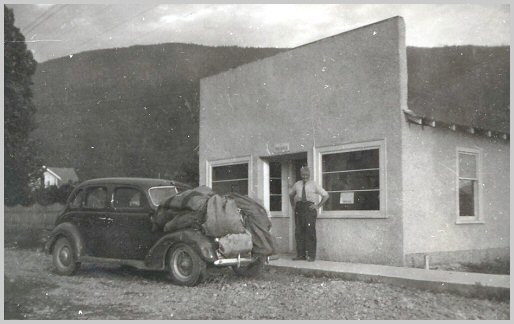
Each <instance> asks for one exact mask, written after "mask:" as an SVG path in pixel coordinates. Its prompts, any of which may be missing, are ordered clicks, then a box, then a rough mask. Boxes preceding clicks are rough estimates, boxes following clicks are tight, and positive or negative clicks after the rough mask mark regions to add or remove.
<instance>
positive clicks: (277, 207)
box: [269, 196, 282, 211]
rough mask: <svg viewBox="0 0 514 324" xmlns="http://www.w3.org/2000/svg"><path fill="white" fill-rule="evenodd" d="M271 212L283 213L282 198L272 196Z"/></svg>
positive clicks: (270, 199) (270, 201) (270, 200)
mask: <svg viewBox="0 0 514 324" xmlns="http://www.w3.org/2000/svg"><path fill="white" fill-rule="evenodd" d="M269 210H270V211H281V210H282V196H271V197H270V198H269Z"/></svg>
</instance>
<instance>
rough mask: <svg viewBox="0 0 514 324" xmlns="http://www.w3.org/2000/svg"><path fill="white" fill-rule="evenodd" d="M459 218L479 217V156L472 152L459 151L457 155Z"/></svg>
mask: <svg viewBox="0 0 514 324" xmlns="http://www.w3.org/2000/svg"><path fill="white" fill-rule="evenodd" d="M457 155H458V168H459V174H458V186H459V194H458V195H459V196H458V200H459V204H458V205H459V212H458V215H459V217H463V218H468V219H470V218H474V219H477V218H478V216H479V212H478V211H479V209H478V202H479V199H478V197H479V196H478V194H479V179H478V166H479V154H478V152H477V151H472V150H469V151H468V150H459V151H458V153H457Z"/></svg>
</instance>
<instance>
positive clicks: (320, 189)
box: [315, 183, 329, 208]
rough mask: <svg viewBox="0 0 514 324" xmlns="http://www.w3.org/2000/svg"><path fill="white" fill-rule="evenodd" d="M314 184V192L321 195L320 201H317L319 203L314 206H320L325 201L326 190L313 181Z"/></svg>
mask: <svg viewBox="0 0 514 324" xmlns="http://www.w3.org/2000/svg"><path fill="white" fill-rule="evenodd" d="M315 185H316V192H317V193H318V195H320V196H321V201H320V202H319V204H317V205H316V208H320V207H321V206H323V205H324V204H325V203H326V202H327V200H328V197H329V195H328V192H326V191H325V189H323V188H321V186H320V185H318V184H317V183H315Z"/></svg>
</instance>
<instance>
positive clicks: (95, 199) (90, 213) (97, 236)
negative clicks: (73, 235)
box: [80, 185, 112, 257]
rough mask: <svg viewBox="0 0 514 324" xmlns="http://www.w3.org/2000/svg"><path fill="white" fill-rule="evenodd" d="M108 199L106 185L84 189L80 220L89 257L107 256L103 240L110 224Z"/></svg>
mask: <svg viewBox="0 0 514 324" xmlns="http://www.w3.org/2000/svg"><path fill="white" fill-rule="evenodd" d="M108 197H109V195H108V187H107V186H106V185H95V186H89V187H86V188H85V196H84V204H83V206H82V209H81V215H80V218H81V222H82V224H83V225H82V227H83V228H84V234H85V241H86V243H85V244H86V248H87V250H88V252H89V254H90V255H91V256H95V257H106V255H107V254H108V248H109V245H108V242H106V240H105V232H106V231H108V229H107V227H109V226H110V225H111V223H112V219H110V218H109V215H108V213H109V208H110V202H109V199H108Z"/></svg>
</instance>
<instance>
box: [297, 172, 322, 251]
mask: <svg viewBox="0 0 514 324" xmlns="http://www.w3.org/2000/svg"><path fill="white" fill-rule="evenodd" d="M300 175H301V177H302V180H300V181H298V182H296V183H295V184H294V185H293V187H292V188H291V190H290V191H289V200H290V201H291V205H292V206H293V209H294V216H295V227H296V228H295V239H296V253H297V255H296V257H295V258H293V260H307V261H314V260H315V259H316V218H317V217H318V209H319V208H320V207H321V206H323V204H324V203H325V202H326V201H327V200H328V193H327V192H326V191H325V190H324V189H323V188H321V187H320V186H319V185H318V184H317V183H316V182H314V181H312V180H310V176H311V173H310V170H309V168H308V167H302V168H301V170H300ZM318 195H319V196H321V197H322V198H321V201H320V202H319V204H318V203H317V201H318Z"/></svg>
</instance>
